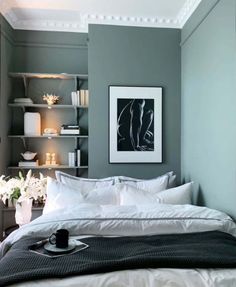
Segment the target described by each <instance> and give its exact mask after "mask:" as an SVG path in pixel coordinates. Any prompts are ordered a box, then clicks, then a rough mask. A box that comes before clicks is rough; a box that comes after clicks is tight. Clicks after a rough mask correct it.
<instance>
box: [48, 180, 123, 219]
mask: <svg viewBox="0 0 236 287" xmlns="http://www.w3.org/2000/svg"><path fill="white" fill-rule="evenodd" d="M82 203H91V204H102V205H107V204H113V205H118V204H119V196H118V195H117V192H116V189H115V188H114V186H112V187H106V188H99V189H93V190H90V191H82V190H81V189H75V188H72V187H69V186H67V185H65V184H63V183H61V182H59V181H57V180H54V179H52V178H50V177H48V180H47V199H46V203H45V206H44V209H43V214H46V213H48V212H51V211H54V210H57V209H61V208H71V207H72V206H73V205H78V204H82Z"/></svg>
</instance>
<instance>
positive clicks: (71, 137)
mask: <svg viewBox="0 0 236 287" xmlns="http://www.w3.org/2000/svg"><path fill="white" fill-rule="evenodd" d="M8 137H9V138H20V139H23V138H25V139H26V138H29V139H31V138H32V139H42V138H44V139H60V138H61V139H79V138H81V139H82V138H84V139H86V138H88V136H87V135H78V136H77V135H66V136H64V135H58V136H51V135H46V136H25V135H9V136H8Z"/></svg>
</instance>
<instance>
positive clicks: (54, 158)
mask: <svg viewBox="0 0 236 287" xmlns="http://www.w3.org/2000/svg"><path fill="white" fill-rule="evenodd" d="M51 157H52V158H51V165H56V164H57V163H56V154H55V152H53V153H52V154H51Z"/></svg>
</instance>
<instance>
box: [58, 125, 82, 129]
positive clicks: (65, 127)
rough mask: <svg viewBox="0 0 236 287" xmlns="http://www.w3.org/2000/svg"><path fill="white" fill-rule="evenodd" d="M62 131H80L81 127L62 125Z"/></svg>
mask: <svg viewBox="0 0 236 287" xmlns="http://www.w3.org/2000/svg"><path fill="white" fill-rule="evenodd" d="M61 129H63V130H73V129H74V130H77V129H79V126H78V125H62V126H61Z"/></svg>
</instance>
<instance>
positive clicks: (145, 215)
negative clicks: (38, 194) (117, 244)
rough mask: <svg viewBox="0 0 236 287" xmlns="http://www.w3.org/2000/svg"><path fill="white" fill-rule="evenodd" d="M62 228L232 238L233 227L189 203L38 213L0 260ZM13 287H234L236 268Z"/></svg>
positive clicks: (76, 232) (79, 233) (131, 273)
mask: <svg viewBox="0 0 236 287" xmlns="http://www.w3.org/2000/svg"><path fill="white" fill-rule="evenodd" d="M60 228H66V229H68V230H69V232H70V235H71V236H76V237H79V238H80V237H84V236H94V235H101V236H126V235H132V236H139V235H149V234H167V233H189V232H201V231H209V230H219V231H223V232H227V233H230V234H232V235H233V236H236V224H235V223H234V222H233V221H232V219H231V218H230V217H228V216H227V215H226V214H224V213H222V212H219V211H216V210H212V209H208V208H205V207H196V206H192V205H163V204H160V205H157V204H155V205H146V206H145V205H139V206H114V205H113V206H112V205H104V206H98V205H92V204H83V205H79V206H77V207H72V208H71V209H70V210H62V209H61V210H58V211H57V212H51V213H49V214H46V215H42V216H41V217H39V218H37V219H36V220H34V221H32V222H31V223H30V224H28V225H25V226H23V227H21V228H20V229H18V230H17V231H15V232H13V233H11V234H10V236H8V237H7V239H6V240H5V241H4V242H3V243H2V245H1V247H0V249H1V256H4V255H5V254H6V253H7V251H8V250H9V249H10V248H11V246H12V244H14V242H16V241H17V240H19V239H20V238H23V237H25V236H29V235H36V236H45V237H48V236H49V235H50V234H52V233H53V232H55V231H56V230H57V229H60ZM12 286H13V285H12ZM14 286H18V287H20V286H21V287H22V286H25V287H28V286H32V287H33V286H35V287H44V286H45V287H46V286H55V287H58V286H67V287H75V286H76V287H80V286H81V287H82V286H83V287H87V286H90V287H108V286H112V287H118V286H119V287H120V286H130V287H139V286H140V287H145V286H148V287H159V286H160V287H163V286H165V287H185V286H186V287H201V286H203V287H205V286H207V287H213V286H214V287H236V269H166V268H165V269H164V268H161V269H140V270H126V271H116V272H110V273H105V274H94V275H86V276H74V277H68V278H64V279H53V280H52V279H47V280H39V281H35V282H28V283H21V284H17V285H14Z"/></svg>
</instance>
